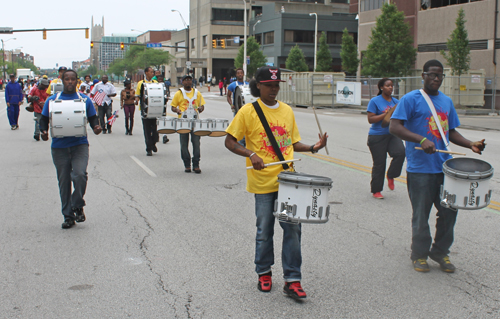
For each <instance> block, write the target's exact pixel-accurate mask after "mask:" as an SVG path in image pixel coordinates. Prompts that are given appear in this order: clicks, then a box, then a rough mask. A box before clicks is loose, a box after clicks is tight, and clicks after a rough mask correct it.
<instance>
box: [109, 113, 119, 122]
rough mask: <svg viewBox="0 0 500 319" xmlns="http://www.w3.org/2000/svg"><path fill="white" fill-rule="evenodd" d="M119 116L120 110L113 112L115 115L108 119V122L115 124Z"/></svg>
mask: <svg viewBox="0 0 500 319" xmlns="http://www.w3.org/2000/svg"><path fill="white" fill-rule="evenodd" d="M117 117H118V110H116V111H114V112H113V115H112V116H111V117H110V118H109V120H108V124H109V125H113V123H114V122H115V121H116V118H117Z"/></svg>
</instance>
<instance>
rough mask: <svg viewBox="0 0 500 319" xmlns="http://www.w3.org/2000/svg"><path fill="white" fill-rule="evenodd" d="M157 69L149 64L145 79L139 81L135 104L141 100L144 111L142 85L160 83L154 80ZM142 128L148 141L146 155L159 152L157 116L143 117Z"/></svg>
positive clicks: (145, 70)
mask: <svg viewBox="0 0 500 319" xmlns="http://www.w3.org/2000/svg"><path fill="white" fill-rule="evenodd" d="M154 74H155V71H154V70H153V68H152V67H150V66H148V67H147V68H145V69H144V80H140V81H139V83H137V88H136V90H135V105H138V104H139V101H140V102H141V104H140V107H139V109H140V110H141V111H144V109H143V105H142V103H143V102H144V101H142V98H143V94H144V88H143V87H142V84H143V83H158V81H156V80H153V76H154ZM142 128H143V130H144V140H145V142H146V155H147V156H153V153H152V152H155V153H156V152H158V148H156V142H158V139H159V135H158V126H157V124H156V119H155V118H144V116H143V117H142Z"/></svg>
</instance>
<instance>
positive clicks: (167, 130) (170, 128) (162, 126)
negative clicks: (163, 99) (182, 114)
mask: <svg viewBox="0 0 500 319" xmlns="http://www.w3.org/2000/svg"><path fill="white" fill-rule="evenodd" d="M176 123H177V118H175V117H170V116H169V117H160V118H159V119H158V120H157V121H156V124H157V125H158V133H160V134H172V133H175V132H176V130H175V126H176Z"/></svg>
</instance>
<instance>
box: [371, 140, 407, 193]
mask: <svg viewBox="0 0 500 319" xmlns="http://www.w3.org/2000/svg"><path fill="white" fill-rule="evenodd" d="M367 144H368V147H369V148H370V152H371V153H372V159H373V168H372V181H371V182H370V186H371V191H372V193H378V192H381V191H382V190H383V189H384V175H385V166H386V162H387V153H389V156H390V157H392V161H391V165H390V166H389V170H388V171H387V177H388V178H391V179H392V178H396V177H399V175H401V169H402V168H403V163H404V161H405V147H404V145H403V141H402V140H401V139H400V138H399V137H396V136H394V135H390V134H386V135H368V143H367Z"/></svg>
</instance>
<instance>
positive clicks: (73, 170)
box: [40, 70, 102, 229]
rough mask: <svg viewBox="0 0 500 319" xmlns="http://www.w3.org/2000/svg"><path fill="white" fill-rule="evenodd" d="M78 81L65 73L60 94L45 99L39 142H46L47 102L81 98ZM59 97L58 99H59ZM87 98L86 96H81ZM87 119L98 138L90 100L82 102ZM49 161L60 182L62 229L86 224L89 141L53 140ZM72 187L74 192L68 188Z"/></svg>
mask: <svg viewBox="0 0 500 319" xmlns="http://www.w3.org/2000/svg"><path fill="white" fill-rule="evenodd" d="M77 78H78V76H77V74H76V72H75V71H73V70H66V71H65V72H64V73H63V74H62V77H61V80H62V83H63V86H64V88H63V92H62V93H60V94H54V95H52V96H51V97H49V98H48V99H47V101H46V102H45V105H44V106H43V110H42V117H41V119H40V131H41V137H42V140H44V141H47V140H48V139H49V135H48V132H47V131H48V128H49V116H50V111H49V102H50V101H51V100H55V99H56V98H58V99H61V100H78V99H80V95H79V94H78V93H77V90H76V85H77V81H76V79H77ZM58 95H59V96H58ZM83 97H84V98H86V96H83ZM85 105H86V116H87V118H88V122H89V123H90V127H92V130H93V131H94V134H96V135H99V134H100V133H101V131H102V129H101V127H100V126H99V120H98V118H97V115H96V112H95V108H94V105H93V104H92V101H91V100H90V99H89V98H86V100H85ZM52 160H53V162H54V166H55V167H56V172H57V181H58V182H59V195H60V197H61V206H62V214H63V216H64V222H63V223H62V228H64V229H67V228H71V227H73V226H74V225H75V221H76V222H77V223H81V222H84V221H85V214H84V213H83V206H85V201H84V199H83V196H84V195H85V191H86V189H87V179H88V176H87V175H88V174H87V166H88V163H89V141H88V139H87V136H81V137H72V136H69V137H62V138H57V137H54V138H52ZM72 184H73V192H71V186H72Z"/></svg>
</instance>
